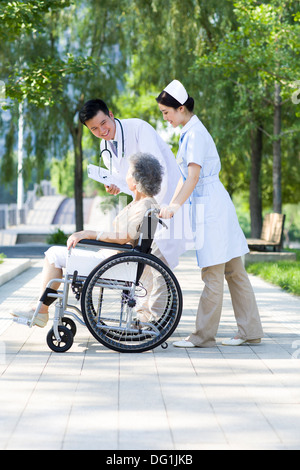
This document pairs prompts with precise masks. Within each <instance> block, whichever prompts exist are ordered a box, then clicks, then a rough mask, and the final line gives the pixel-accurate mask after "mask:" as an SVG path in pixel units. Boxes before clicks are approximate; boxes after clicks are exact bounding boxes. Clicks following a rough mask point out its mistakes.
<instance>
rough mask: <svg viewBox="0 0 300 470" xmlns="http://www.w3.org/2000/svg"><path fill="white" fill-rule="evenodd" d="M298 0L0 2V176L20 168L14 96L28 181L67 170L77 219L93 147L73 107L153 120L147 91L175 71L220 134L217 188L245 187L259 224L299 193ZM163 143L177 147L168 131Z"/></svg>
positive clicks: (153, 92)
mask: <svg viewBox="0 0 300 470" xmlns="http://www.w3.org/2000/svg"><path fill="white" fill-rule="evenodd" d="M299 3H300V2H299V1H295V0H211V1H210V2H207V1H206V0H187V1H185V2H182V1H181V0H164V1H162V0H147V1H145V0H130V1H129V0H120V1H117V0H110V1H108V0H101V2H99V1H97V0H78V1H76V2H75V1H73V0H59V1H58V0H41V1H36V0H29V1H9V2H7V1H0V39H1V42H0V63H1V75H0V79H1V81H2V82H3V83H5V87H6V98H7V99H6V101H5V104H6V105H7V106H8V107H9V111H7V112H6V113H8V114H6V117H4V115H3V116H1V115H0V129H1V133H2V135H3V136H4V137H3V138H4V140H3V141H2V143H3V145H2V152H1V151H0V169H1V175H0V184H1V182H2V183H3V182H4V181H13V180H14V179H16V177H17V174H16V171H17V170H16V158H15V148H16V136H17V120H18V113H19V108H18V102H22V103H23V112H24V118H25V119H24V122H25V129H24V135H25V143H24V149H25V162H24V175H25V176H26V175H27V177H26V178H25V182H26V184H29V183H30V182H31V181H32V180H33V178H32V175H33V174H35V178H36V179H37V180H39V179H41V178H43V177H45V176H46V177H47V178H50V177H51V171H53V172H54V173H55V174H56V175H57V174H58V173H59V171H60V170H59V165H60V163H59V162H61V164H62V165H64V167H65V166H66V165H69V167H70V168H74V184H73V188H74V195H75V199H76V207H77V213H78V217H77V226H78V227H80V225H82V203H81V202H80V201H82V193H83V188H84V184H85V183H84V175H83V170H82V168H83V161H84V160H86V159H87V158H89V159H93V158H96V157H97V153H98V150H97V149H98V144H99V142H97V141H96V140H95V139H93V138H92V137H91V136H90V135H89V134H88V132H86V130H85V129H82V126H81V124H80V123H79V121H78V110H79V109H80V107H81V106H82V104H83V103H84V101H86V100H87V99H89V98H92V97H101V98H102V99H104V100H105V101H106V102H107V104H108V105H109V106H110V107H112V108H113V110H114V111H115V112H116V113H117V114H118V116H119V117H121V118H124V117H140V118H142V119H145V120H147V121H149V122H150V123H151V124H152V125H153V126H158V125H159V126H160V127H161V126H162V122H161V116H160V113H159V111H158V108H157V105H156V102H155V97H156V96H157V94H158V93H159V92H160V91H161V90H162V89H163V87H164V86H165V85H166V84H167V83H168V82H170V81H171V80H172V79H174V78H177V79H179V80H181V81H182V82H183V84H184V85H185V86H186V88H187V90H188V92H189V94H190V95H191V96H193V97H194V99H195V103H196V107H195V112H196V114H198V116H199V117H200V119H201V120H202V121H203V123H204V125H205V126H206V127H207V128H208V130H209V131H210V133H211V134H212V136H213V137H214V139H215V141H216V143H217V147H218V150H219V153H220V157H221V163H222V173H221V179H222V181H223V183H224V184H225V186H226V188H227V189H228V191H229V192H230V194H234V193H239V192H240V191H246V192H250V208H251V219H252V221H253V224H252V225H253V230H257V231H258V230H259V226H260V224H261V216H262V210H263V207H267V206H271V205H273V208H274V210H276V211H280V210H281V205H282V202H284V203H289V202H299V200H300V192H299V191H300V189H299V188H300V176H299V171H298V168H299V163H300V162H299V160H300V157H299V153H300V152H299V130H300V129H299V127H300V126H299V116H300V110H299V101H300V100H299V96H300V92H299V90H300V82H299V66H298V64H299V37H300V34H299V33H300V13H299V6H300V5H299ZM170 143H171V144H172V145H173V150H174V153H176V150H177V145H178V143H177V140H176V139H175V140H174V139H173V140H172V141H171V142H170ZM70 152H72V153H73V158H74V165H71V164H70ZM53 159H55V160H53ZM52 160H53V164H52V166H51V161H52ZM68 162H69V163H68ZM37 168H38V170H37ZM51 168H52V170H51ZM63 171H65V169H64V170H61V173H62V174H63ZM56 180H57V181H61V180H60V179H59V178H57V177H56ZM95 187H96V186H95ZM95 187H94V188H95ZM60 190H61V191H63V187H62V185H61V186H60ZM69 191H70V185H69V184H68V192H69Z"/></svg>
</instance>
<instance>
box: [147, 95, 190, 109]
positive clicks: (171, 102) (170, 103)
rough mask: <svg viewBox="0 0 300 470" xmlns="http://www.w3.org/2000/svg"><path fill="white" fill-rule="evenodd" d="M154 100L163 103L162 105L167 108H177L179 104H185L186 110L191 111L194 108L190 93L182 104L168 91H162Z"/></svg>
mask: <svg viewBox="0 0 300 470" xmlns="http://www.w3.org/2000/svg"><path fill="white" fill-rule="evenodd" d="M156 101H157V102H158V103H159V104H163V105H164V106H167V107H168V108H175V109H178V108H179V107H180V106H185V107H186V108H187V110H188V111H190V112H192V111H193V110H194V105H195V103H194V98H192V97H191V96H190V95H189V97H188V99H187V100H186V102H185V103H183V105H182V104H181V103H179V101H177V100H176V99H175V98H173V96H171V95H170V94H169V93H168V92H166V91H162V92H161V94H160V95H158V97H157V98H156Z"/></svg>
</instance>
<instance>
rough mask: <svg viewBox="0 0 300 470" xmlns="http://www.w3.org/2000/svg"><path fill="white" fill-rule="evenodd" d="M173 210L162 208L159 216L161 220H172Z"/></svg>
mask: <svg viewBox="0 0 300 470" xmlns="http://www.w3.org/2000/svg"><path fill="white" fill-rule="evenodd" d="M174 213H175V212H174V210H172V209H171V208H170V207H163V208H162V209H161V210H160V213H159V216H158V217H160V218H161V219H172V217H174Z"/></svg>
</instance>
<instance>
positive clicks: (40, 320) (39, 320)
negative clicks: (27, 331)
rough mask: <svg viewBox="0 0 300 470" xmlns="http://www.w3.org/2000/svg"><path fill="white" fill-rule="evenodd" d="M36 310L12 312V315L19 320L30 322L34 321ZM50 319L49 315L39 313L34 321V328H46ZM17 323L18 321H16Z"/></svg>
mask: <svg viewBox="0 0 300 470" xmlns="http://www.w3.org/2000/svg"><path fill="white" fill-rule="evenodd" d="M34 312H35V310H34V309H31V310H25V311H24V310H23V311H13V312H10V314H11V315H12V316H13V317H15V318H16V319H19V320H21V321H22V320H28V322H30V321H31V320H32V317H33V315H34ZM48 319H49V315H48V313H38V314H37V316H36V317H35V319H34V322H33V326H34V325H36V326H39V327H40V328H44V327H45V326H46V325H47V322H48ZM16 321H17V320H16Z"/></svg>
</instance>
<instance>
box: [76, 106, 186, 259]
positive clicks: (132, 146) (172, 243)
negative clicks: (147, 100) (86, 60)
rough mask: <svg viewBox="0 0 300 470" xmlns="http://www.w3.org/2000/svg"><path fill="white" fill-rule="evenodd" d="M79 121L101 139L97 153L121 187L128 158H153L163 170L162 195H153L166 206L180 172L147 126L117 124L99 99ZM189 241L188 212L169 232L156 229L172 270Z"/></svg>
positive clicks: (130, 121) (179, 215) (139, 122)
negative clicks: (148, 154) (120, 180)
mask: <svg viewBox="0 0 300 470" xmlns="http://www.w3.org/2000/svg"><path fill="white" fill-rule="evenodd" d="M79 118H80V121H81V122H82V124H84V125H85V126H86V127H87V128H88V129H89V130H90V131H91V132H92V133H93V134H94V135H95V136H96V137H98V138H99V139H102V140H101V143H100V150H101V152H102V153H101V155H102V158H103V161H104V163H105V165H106V167H107V168H108V169H109V170H110V172H111V174H112V175H115V176H116V177H117V178H121V179H122V180H123V183H124V184H126V174H127V171H128V168H129V158H130V157H131V156H132V155H133V154H136V153H139V152H142V153H150V154H152V155H153V156H155V157H156V158H157V159H158V160H159V162H160V164H161V165H162V167H163V169H164V177H163V181H162V185H161V191H160V193H159V194H158V195H156V200H157V202H158V204H159V205H160V206H161V207H163V206H164V205H168V204H169V202H170V200H171V197H172V196H173V193H174V191H175V189H176V186H177V183H178V181H179V179H180V170H179V168H178V165H177V163H176V160H175V157H174V155H173V153H172V151H171V149H170V148H169V146H168V145H167V144H166V143H165V142H164V140H163V139H162V138H161V137H160V136H159V135H158V133H157V132H156V131H155V129H154V128H153V127H152V126H151V125H150V124H148V123H147V122H145V121H143V120H141V119H136V118H133V119H122V120H118V119H116V118H115V117H114V115H113V113H112V112H111V111H110V110H109V109H108V107H107V105H106V104H105V102H104V101H102V100H100V99H94V100H90V101H87V102H86V103H85V105H84V106H83V108H82V109H81V111H80V113H79ZM106 191H107V192H108V193H110V194H113V195H117V194H118V193H119V192H120V188H119V187H118V186H116V185H114V184H112V185H110V186H109V187H106ZM192 239H193V237H192V233H191V228H190V224H189V217H188V211H185V210H181V211H179V212H178V213H177V214H176V217H174V220H172V221H171V223H168V230H166V229H164V228H158V229H157V234H156V236H155V243H156V246H157V247H158V248H159V250H160V252H161V253H162V255H163V257H164V261H166V262H167V264H168V265H169V266H170V267H171V268H174V267H175V266H176V265H177V264H178V262H179V256H180V255H181V254H182V253H184V252H185V251H186V250H187V249H188V248H191V247H192V246H193V240H192Z"/></svg>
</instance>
